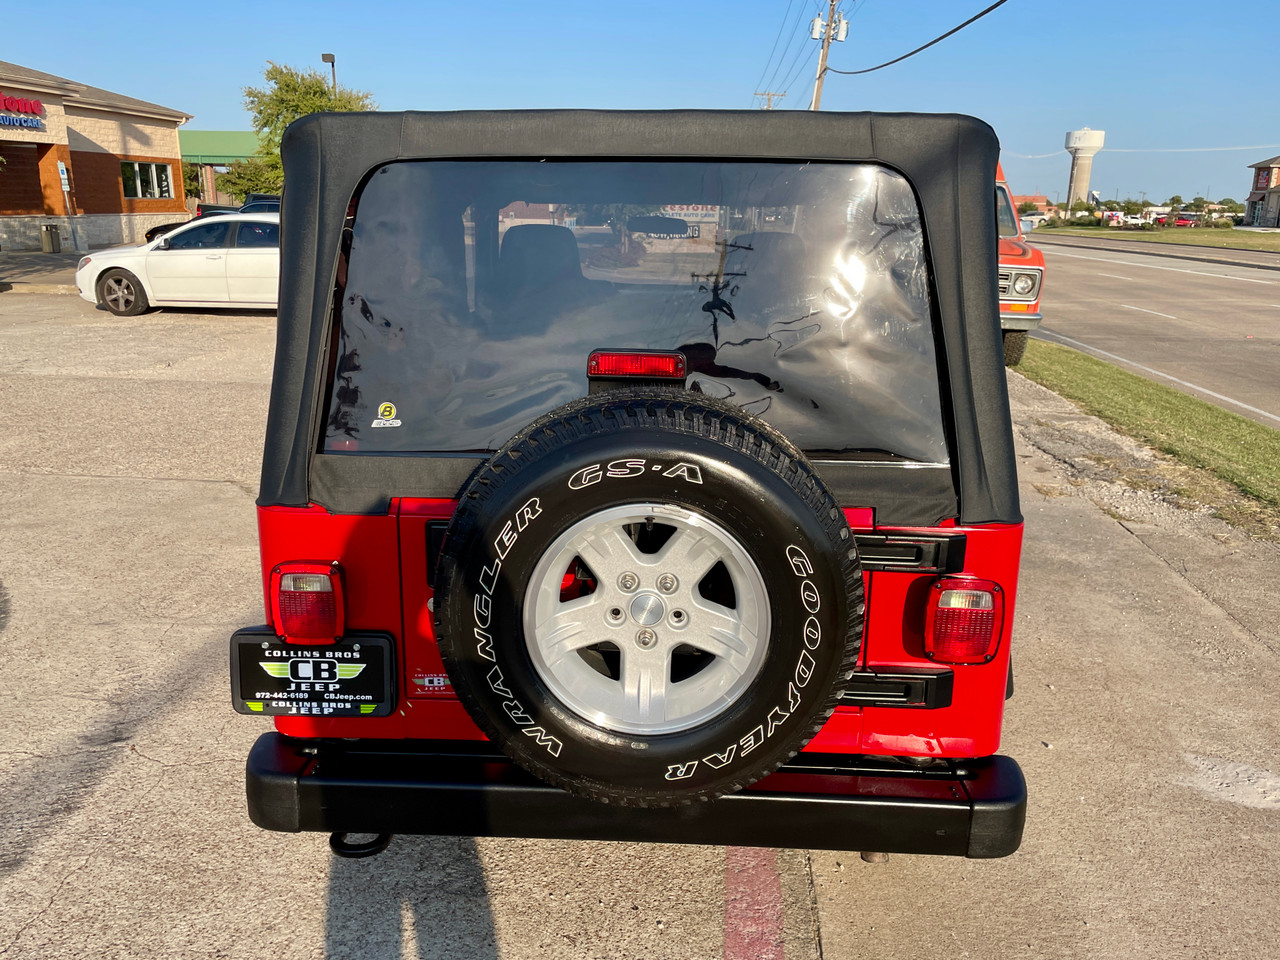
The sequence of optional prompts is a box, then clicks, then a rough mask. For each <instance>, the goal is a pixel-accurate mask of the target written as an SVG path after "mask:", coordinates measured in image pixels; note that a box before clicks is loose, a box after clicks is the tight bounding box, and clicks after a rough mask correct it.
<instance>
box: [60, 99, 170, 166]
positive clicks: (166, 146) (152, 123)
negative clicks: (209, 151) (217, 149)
mask: <svg viewBox="0 0 1280 960" xmlns="http://www.w3.org/2000/svg"><path fill="white" fill-rule="evenodd" d="M66 118H67V120H66V130H67V146H69V147H70V148H71V149H72V151H74V152H78V153H113V154H115V155H116V156H123V157H133V158H139V157H180V156H182V148H181V147H180V146H178V125H177V124H176V123H174V122H173V121H172V120H149V119H147V118H146V117H139V116H133V115H130V114H124V113H109V112H107V111H104V110H88V109H85V108H84V107H78V106H73V105H68V106H67V108H66Z"/></svg>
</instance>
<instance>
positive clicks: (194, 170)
mask: <svg viewBox="0 0 1280 960" xmlns="http://www.w3.org/2000/svg"><path fill="white" fill-rule="evenodd" d="M182 189H183V190H185V191H186V193H187V196H188V197H195V198H196V199H197V200H203V199H204V190H203V189H202V188H201V186H200V167H199V166H198V165H197V164H194V163H184V164H183V165H182Z"/></svg>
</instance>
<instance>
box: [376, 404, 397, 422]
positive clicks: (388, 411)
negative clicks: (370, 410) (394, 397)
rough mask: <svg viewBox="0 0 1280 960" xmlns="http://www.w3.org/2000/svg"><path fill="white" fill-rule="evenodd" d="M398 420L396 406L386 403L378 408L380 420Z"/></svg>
mask: <svg viewBox="0 0 1280 960" xmlns="http://www.w3.org/2000/svg"><path fill="white" fill-rule="evenodd" d="M395 418H396V405H395V404H394V403H384V404H382V406H380V407H378V419H380V420H394V419H395Z"/></svg>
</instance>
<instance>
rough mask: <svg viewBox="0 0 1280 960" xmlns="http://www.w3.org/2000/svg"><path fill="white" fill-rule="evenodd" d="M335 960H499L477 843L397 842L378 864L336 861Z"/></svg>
mask: <svg viewBox="0 0 1280 960" xmlns="http://www.w3.org/2000/svg"><path fill="white" fill-rule="evenodd" d="M324 955H325V957H327V958H329V960H353V958H359V960H401V958H404V960H429V958H430V960H435V958H440V960H445V958H447V960H497V957H498V947H497V936H496V933H495V930H494V925H493V915H492V913H491V912H490V909H489V891H488V887H487V886H486V884H485V880H484V870H483V868H482V866H481V864H480V857H479V854H478V853H477V850H476V844H475V841H474V840H473V839H472V838H470V837H399V836H398V837H396V838H395V839H393V840H392V841H391V846H389V847H388V848H387V850H386V851H385V852H384V853H382V854H379V855H378V856H376V857H370V858H368V859H364V860H344V859H342V858H340V857H334V858H333V861H332V863H331V865H330V870H329V903H328V909H327V911H326V914H325V953H324Z"/></svg>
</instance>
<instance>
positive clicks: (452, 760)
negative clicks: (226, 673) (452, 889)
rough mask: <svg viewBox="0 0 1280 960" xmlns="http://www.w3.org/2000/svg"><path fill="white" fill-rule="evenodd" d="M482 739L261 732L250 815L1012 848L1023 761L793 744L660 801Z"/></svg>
mask: <svg viewBox="0 0 1280 960" xmlns="http://www.w3.org/2000/svg"><path fill="white" fill-rule="evenodd" d="M490 751H491V748H490V747H489V745H488V744H486V743H483V742H481V743H458V742H444V741H386V742H384V743H382V744H373V745H370V743H369V742H368V741H363V742H358V743H351V742H334V741H312V740H297V739H294V738H291V737H286V736H283V735H281V734H278V733H267V734H263V735H262V736H261V737H259V738H258V741H257V743H255V744H254V746H253V750H252V751H251V752H250V754H249V761H248V770H247V790H248V800H249V816H250V818H251V819H252V820H253V822H254V823H256V824H257V825H258V826H260V827H263V828H264V829H267V830H280V831H285V832H298V831H303V830H305V831H320V832H324V833H374V834H397V833H399V834H417V835H434V836H468V837H471V836H474V837H532V838H542V839H565V840H623V841H632V842H653V843H706V844H726V845H734V846H749V847H784V848H799V849H815V850H859V851H875V852H879V853H917V854H940V855H948V856H963V857H973V858H988V857H1003V856H1008V855H1009V854H1011V853H1013V852H1014V851H1015V850H1017V849H1018V845H1019V843H1020V842H1021V840H1022V826H1023V821H1024V819H1025V817H1026V804H1027V792H1026V783H1025V781H1024V780H1023V777H1022V771H1021V770H1020V769H1019V768H1018V765H1017V764H1016V763H1015V762H1014V761H1013V760H1011V759H1009V758H1008V757H1001V756H995V757H986V758H983V759H980V760H963V761H947V762H939V763H935V764H934V765H932V766H930V767H928V768H926V769H912V768H910V767H907V766H906V765H904V764H902V763H899V762H896V761H893V760H889V759H882V758H868V757H851V756H844V755H838V754H800V755H798V756H797V757H795V758H794V759H793V760H792V761H791V763H789V764H787V765H786V766H784V767H783V768H782V769H781V770H779V771H778V772H777V773H774V774H773V775H771V776H769V777H766V778H765V779H764V780H761V781H759V782H758V783H756V784H754V785H753V786H751V787H750V788H748V789H747V790H744V791H742V792H741V793H736V794H732V795H730V796H727V797H723V798H721V799H719V800H714V801H711V802H709V803H699V804H695V805H693V806H688V807H677V808H667V809H656V810H653V809H637V808H622V807H618V806H612V805H609V804H603V803H596V802H593V801H590V800H583V799H580V798H578V797H574V796H571V795H570V794H568V793H566V792H565V791H563V790H560V789H559V788H557V787H552V786H549V785H547V784H546V783H543V782H542V781H541V780H538V779H537V778H535V777H533V776H531V775H530V774H528V773H526V772H525V771H523V770H522V769H520V768H519V767H517V766H516V765H515V764H513V763H512V762H511V761H510V760H508V759H507V758H506V757H505V756H502V755H500V754H497V753H493V752H490Z"/></svg>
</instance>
